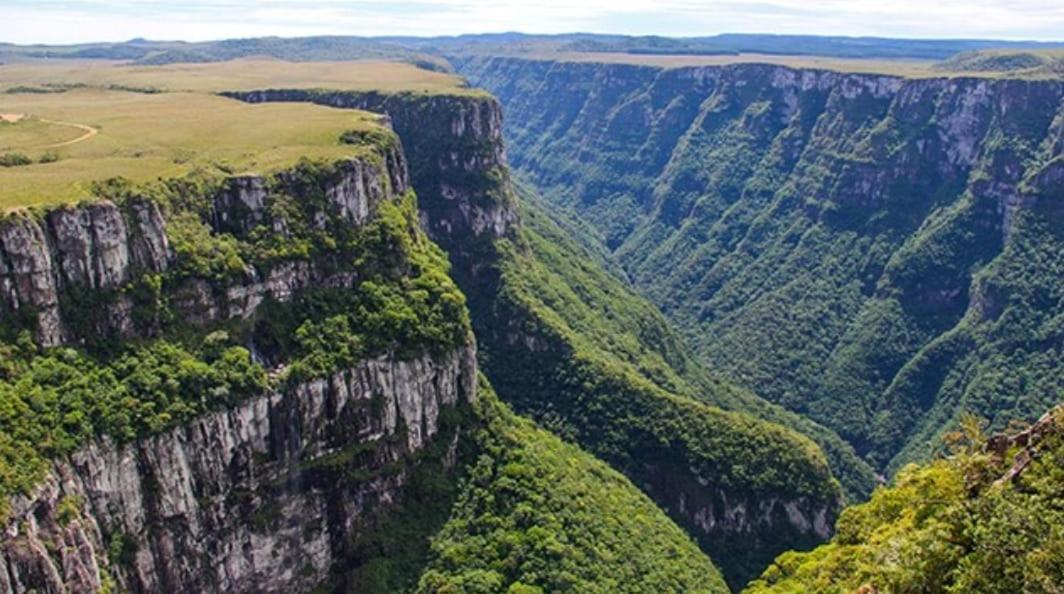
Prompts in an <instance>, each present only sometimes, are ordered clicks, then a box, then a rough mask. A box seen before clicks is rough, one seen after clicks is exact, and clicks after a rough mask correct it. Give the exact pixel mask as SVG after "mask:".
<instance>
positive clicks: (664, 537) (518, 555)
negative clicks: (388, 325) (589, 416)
mask: <svg viewBox="0 0 1064 594" xmlns="http://www.w3.org/2000/svg"><path fill="white" fill-rule="evenodd" d="M477 407H478V409H479V410H478V414H479V416H480V417H481V421H482V423H483V425H482V426H481V427H480V429H479V430H478V431H477V434H476V435H475V437H474V439H475V441H476V444H477V449H478V452H479V454H478V457H477V458H476V460H475V462H473V463H472V465H471V467H470V468H469V471H468V476H467V477H466V479H465V481H464V483H463V485H462V487H461V489H460V493H459V496H458V499H457V502H456V503H455V506H454V508H453V509H452V512H451V518H450V520H449V521H448V522H447V524H446V525H445V526H444V527H443V529H442V530H441V531H440V533H439V534H437V536H436V537H435V539H434V540H433V543H432V561H431V562H430V564H429V567H428V569H427V571H426V572H425V573H424V574H423V575H422V577H421V580H420V583H419V586H418V592H420V593H422V594H459V593H461V594H489V593H490V594H494V593H497V592H506V593H508V594H534V593H547V592H581V593H588V594H594V593H599V592H601V593H603V594H605V593H611V594H612V593H624V592H629V593H633V594H634V593H642V592H659V593H670V592H675V593H681V592H683V593H716V592H721V593H723V592H727V591H728V590H727V588H726V587H725V585H724V582H723V580H722V579H721V577H720V573H719V572H718V571H717V570H716V568H714V567H713V564H712V563H710V561H709V560H708V559H707V558H706V557H705V556H704V555H703V554H702V553H701V552H700V551H699V550H698V547H697V546H695V544H694V543H693V542H691V540H690V539H689V537H687V536H686V535H685V534H684V533H683V532H682V531H681V530H680V529H679V528H678V527H677V526H676V525H674V524H673V523H672V522H671V521H669V519H668V518H667V517H666V516H665V515H664V513H662V512H661V510H659V509H658V508H657V507H655V506H654V504H653V503H652V502H651V501H650V500H649V499H647V497H646V496H644V495H643V494H642V493H640V492H639V491H638V489H636V488H635V486H634V485H632V484H631V483H630V482H629V481H628V480H627V479H625V478H624V477H623V476H621V475H620V474H618V473H617V472H616V471H614V470H612V469H610V468H609V467H608V466H606V465H605V464H603V463H602V462H599V461H598V460H595V459H594V458H592V457H591V456H590V455H588V454H586V453H584V452H582V451H580V450H579V449H577V448H576V447H574V446H572V445H569V444H566V443H564V442H562V441H561V440H559V439H558V438H556V437H554V436H553V435H551V434H549V433H547V432H546V431H543V430H542V429H539V428H537V427H536V426H535V425H533V424H532V423H531V422H529V421H527V420H524V419H521V418H519V417H517V416H516V415H514V414H513V413H511V412H510V411H509V410H508V409H507V408H506V407H505V406H504V405H502V404H501V403H499V402H498V400H497V399H496V397H495V395H494V394H493V393H492V392H491V389H490V387H489V386H488V385H487V383H486V382H481V400H480V402H479V403H478V404H477Z"/></svg>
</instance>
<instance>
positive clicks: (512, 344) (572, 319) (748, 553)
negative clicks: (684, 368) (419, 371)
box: [229, 90, 840, 585]
mask: <svg viewBox="0 0 1064 594" xmlns="http://www.w3.org/2000/svg"><path fill="white" fill-rule="evenodd" d="M229 95H230V96H233V97H235V98H238V99H242V100H245V101H252V102H258V101H311V102H315V103H321V104H325V105H332V106H340V107H351V108H359V109H369V110H372V111H378V112H380V113H386V114H387V115H388V116H389V119H390V121H391V124H392V126H393V128H394V129H395V130H396V132H397V133H398V134H399V136H400V138H401V139H402V141H403V145H404V148H405V150H406V152H407V155H408V158H409V160H410V164H411V165H410V167H411V184H412V185H413V187H414V188H415V190H416V191H417V193H418V197H419V204H420V205H421V213H422V223H423V226H424V227H425V228H426V229H427V230H428V232H429V233H430V235H431V236H432V237H433V238H434V239H435V240H436V241H437V242H439V243H440V245H441V246H442V247H444V248H445V249H447V250H448V252H449V256H450V259H451V262H452V265H453V269H452V270H453V274H454V275H455V279H456V280H457V282H458V283H459V285H460V286H461V287H462V289H463V291H464V292H465V294H466V295H467V297H468V299H469V306H470V312H471V316H472V321H473V326H474V329H475V331H476V333H477V336H478V341H479V342H480V345H481V349H482V353H483V361H484V368H485V372H486V374H487V375H488V377H489V379H490V380H491V382H492V384H493V385H494V386H495V387H496V389H497V390H498V391H499V394H500V396H501V397H502V398H503V399H504V400H505V401H507V402H509V403H511V404H512V405H513V406H514V407H515V408H516V410H517V411H518V412H519V413H523V414H529V415H531V416H533V417H534V418H536V419H537V420H540V421H541V422H544V423H548V424H550V423H560V424H561V426H562V428H563V431H565V432H566V434H567V435H568V436H569V437H571V438H573V439H575V440H576V441H577V442H578V443H580V444H581V445H582V446H583V447H584V448H586V449H588V450H589V451H591V452H592V453H594V454H596V455H598V456H600V457H602V458H603V459H605V460H606V461H608V462H610V463H612V464H613V465H614V466H615V467H617V468H618V469H620V470H621V471H622V472H624V473H625V474H627V475H628V476H629V477H630V478H631V479H632V480H633V482H635V483H636V484H637V485H638V486H639V487H640V488H642V489H643V490H644V491H646V492H647V493H648V494H649V495H650V496H651V497H652V498H653V499H654V500H655V501H656V502H657V503H658V504H659V505H661V506H662V507H664V508H665V509H666V510H668V511H669V512H670V515H671V516H672V517H673V519H675V520H676V521H677V522H678V523H680V524H681V525H682V526H685V527H686V528H688V530H689V532H690V533H691V534H693V535H694V536H696V537H697V538H698V540H699V542H700V544H701V545H702V546H703V550H706V551H707V552H708V553H709V554H710V557H711V558H712V559H713V560H714V561H715V562H717V563H719V564H720V566H721V568H722V570H723V571H724V573H725V576H726V578H727V579H728V580H729V582H730V583H732V584H733V585H737V584H740V583H742V582H743V581H744V580H745V579H746V578H747V577H750V576H752V575H756V574H757V572H759V571H760V570H761V568H762V567H763V566H764V563H766V562H767V561H768V560H769V559H771V558H772V557H773V556H775V555H776V554H777V553H778V552H780V551H781V550H783V549H784V548H790V547H794V546H799V547H805V546H811V545H813V544H815V543H817V542H820V541H822V540H823V539H825V538H827V536H828V535H829V533H830V526H831V524H832V522H833V519H834V517H835V514H836V513H837V510H838V508H839V505H840V501H839V491H838V485H837V483H835V482H834V480H833V479H832V477H831V473H830V470H829V469H828V468H827V465H826V464H825V462H824V460H823V457H822V455H821V453H820V452H819V450H817V448H816V446H815V445H813V444H812V443H809V442H807V441H804V440H802V439H801V438H799V437H798V436H797V435H794V434H791V433H789V432H787V431H784V430H782V429H781V428H780V427H776V426H774V425H770V424H768V423H758V422H756V421H753V420H752V419H747V418H745V417H742V416H738V415H736V416H734V417H733V416H732V415H730V414H727V413H723V412H722V411H719V410H716V409H711V408H710V407H706V406H704V405H701V404H699V403H696V402H694V401H691V400H688V399H687V398H686V391H693V390H689V388H684V390H685V396H677V395H674V394H670V393H669V392H668V391H666V390H662V389H661V388H660V387H658V386H653V385H650V383H651V382H647V381H646V379H634V378H636V377H640V376H642V374H646V376H654V375H656V374H657V373H658V372H659V371H658V369H657V368H656V367H654V366H655V365H658V363H653V364H648V365H650V366H651V368H642V367H638V366H636V365H633V364H632V363H631V358H633V357H636V358H638V357H643V356H644V355H643V354H642V353H640V354H635V353H633V352H625V353H610V354H609V355H607V357H608V359H606V360H609V361H613V362H614V363H610V364H603V363H604V360H599V359H598V357H599V356H600V355H599V354H598V353H597V352H596V354H594V355H593V357H594V358H595V360H594V361H593V362H592V361H589V360H588V353H587V352H584V346H583V345H584V342H583V341H584V340H592V341H595V340H601V341H602V342H603V345H602V347H601V348H603V351H606V350H609V349H611V348H615V347H616V343H618V342H619V343H623V344H624V345H625V347H622V349H623V348H627V347H628V346H629V345H631V344H633V343H634V344H638V345H639V346H638V349H640V350H648V351H653V350H654V347H648V346H647V345H644V344H641V342H642V340H643V339H644V337H635V336H628V335H627V334H628V333H630V332H635V330H634V329H633V328H632V327H628V326H626V325H623V324H622V325H621V326H620V327H618V328H617V329H616V334H611V333H610V331H607V332H606V334H605V335H601V334H600V333H599V332H600V330H598V329H596V328H595V327H596V325H601V324H604V323H605V324H606V325H609V326H610V329H611V331H612V330H613V325H614V324H615V323H616V320H615V319H614V318H616V317H617V315H616V314H613V315H611V314H605V315H604V317H599V316H600V315H603V314H600V313H594V314H592V317H590V318H586V319H580V318H581V316H584V315H585V313H586V312H587V311H589V310H594V311H595V312H606V311H612V310H615V309H617V308H620V307H622V305H621V301H624V300H630V299H636V298H635V297H634V296H631V295H630V294H628V293H627V289H626V288H622V287H620V286H613V285H612V281H609V280H607V277H603V278H592V277H594V275H595V273H594V272H593V271H584V270H583V269H584V268H585V267H586V266H587V265H588V263H587V262H584V263H582V264H581V265H578V266H577V267H576V268H577V269H578V270H580V275H579V276H569V275H568V271H567V270H563V269H564V268H565V267H568V266H570V265H571V264H568V263H563V261H562V260H569V259H571V258H579V257H580V256H579V255H578V252H577V251H576V250H577V248H576V247H575V245H574V244H573V243H571V241H567V240H561V241H558V242H556V243H555V244H554V245H553V246H552V248H551V249H552V250H553V252H552V253H545V252H541V251H540V250H539V249H538V247H537V245H536V244H538V243H541V242H542V241H543V239H542V237H541V236H540V235H539V233H540V232H541V230H537V229H530V228H526V227H525V225H524V224H523V223H520V222H519V220H518V214H517V212H518V211H517V204H516V200H515V196H514V194H513V190H512V188H511V186H510V182H509V174H508V171H507V164H506V160H505V158H506V157H505V153H504V151H503V146H502V127H501V126H502V117H501V110H500V107H499V104H498V102H497V101H495V100H494V99H492V98H490V97H484V96H478V95H472V96H439V97H435V96H429V97H423V96H422V97H419V96H416V95H404V94H399V95H377V94H365V93H349V92H336V93H333V92H324V91H300V90H272V91H270V90H267V91H253V92H247V93H232V94H229ZM552 256H554V258H553V259H552ZM554 266H557V267H558V268H552V267H554ZM588 272H590V274H591V277H585V276H584V275H585V274H588ZM585 283H586V285H585ZM603 283H605V285H608V289H606V290H607V291H609V292H610V293H611V294H613V293H616V295H614V296H615V297H616V299H618V300H620V301H609V302H607V301H603V300H602V299H601V298H600V297H601V296H600V295H598V294H597V293H596V291H601V290H603V286H601V285H602V284H603ZM595 285H600V286H595ZM555 291H561V292H563V293H564V294H566V295H571V294H580V295H584V296H585V302H584V303H577V302H569V301H568V300H567V299H563V300H561V301H552V302H550V303H549V305H546V306H545V305H544V304H543V303H539V300H540V299H543V298H544V297H545V296H547V295H550V294H552V293H553V292H555ZM624 307H627V304H625V305H624ZM644 307H645V304H641V305H638V306H636V308H637V309H638V310H639V313H638V315H637V316H635V318H634V319H632V320H630V321H631V323H632V324H635V325H636V326H638V327H640V328H642V332H643V333H644V334H646V335H647V336H646V340H647V342H648V343H649V342H654V343H655V344H657V342H658V341H657V340H656V339H654V338H652V337H651V336H650V335H652V334H655V333H657V332H659V330H660V329H659V328H658V326H659V325H660V324H661V321H660V320H658V319H656V318H653V315H652V314H649V312H646V311H642V310H643V308H644ZM627 313H628V312H626V313H625V315H627ZM625 319H627V318H625ZM606 320H610V321H608V322H607V321H606ZM559 321H561V322H562V323H563V324H564V325H566V326H567V327H564V328H563V327H560V326H558V322H559ZM569 324H571V326H568V325H569ZM581 334H583V336H581ZM622 335H623V336H622ZM661 340H663V341H666V342H667V341H668V340H670V339H668V338H664V337H662V338H661ZM646 356H648V357H660V354H657V353H654V354H650V355H646ZM613 357H618V358H617V359H613ZM621 361H624V362H623V363H620V362H621ZM615 363H620V365H621V368H622V369H623V371H620V372H619V371H618V369H617V368H616V367H611V365H613V364H615ZM629 366H631V367H629ZM660 373H667V374H674V373H675V372H674V371H671V370H670V371H668V372H665V371H661V372H660ZM628 374H630V375H628ZM655 379H657V378H656V377H655ZM672 381H682V380H679V379H678V378H677V379H671V380H669V381H665V382H662V383H664V384H668V385H669V387H670V388H672V389H676V388H677V386H675V385H672V384H671V382H672ZM633 419H635V421H633ZM747 423H750V424H749V425H748V424H747ZM607 436H608V437H607ZM621 436H623V437H621ZM766 436H770V437H766ZM714 439H719V440H720V442H721V443H722V444H725V443H726V444H728V445H729V448H730V446H737V447H740V448H741V449H742V452H741V456H742V457H743V458H744V459H745V458H749V459H750V461H751V462H750V463H751V465H752V467H753V466H756V467H757V469H756V470H752V471H750V472H747V473H745V474H744V475H743V476H740V474H742V473H738V472H737V471H736V468H737V467H739V466H741V464H742V462H740V461H739V460H738V459H737V458H736V459H732V458H729V456H730V454H728V453H725V448H721V449H719V450H717V451H714V452H706V450H709V449H713V448H712V446H710V445H707V444H709V443H710V442H711V441H713V440H714ZM613 440H621V441H623V443H614V441H613ZM663 442H664V443H665V445H662V443H663ZM739 444H744V445H743V446H739ZM728 451H729V452H730V451H731V450H730V449H728ZM736 452H737V455H739V454H738V450H736ZM792 456H793V460H791V461H790V462H787V461H784V459H785V458H787V459H790V458H791V457H792ZM791 472H793V473H794V475H795V477H794V479H795V480H793V481H789V480H788V479H785V478H782V477H783V475H786V474H787V473H791ZM799 475H800V478H799ZM751 476H756V478H751ZM727 481H732V483H731V484H725V483H726V482H727ZM758 481H762V482H761V483H758V484H757V485H756V486H755V485H754V483H755V482H758ZM774 481H775V482H774ZM740 543H741V544H740Z"/></svg>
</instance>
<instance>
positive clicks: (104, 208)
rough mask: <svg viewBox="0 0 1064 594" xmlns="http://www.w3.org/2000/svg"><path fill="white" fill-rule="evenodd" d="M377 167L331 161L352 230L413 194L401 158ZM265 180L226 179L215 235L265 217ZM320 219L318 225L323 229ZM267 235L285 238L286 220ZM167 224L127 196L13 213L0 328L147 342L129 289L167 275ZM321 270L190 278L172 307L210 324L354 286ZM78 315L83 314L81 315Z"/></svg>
mask: <svg viewBox="0 0 1064 594" xmlns="http://www.w3.org/2000/svg"><path fill="white" fill-rule="evenodd" d="M382 163H383V166H382V165H381V164H379V163H376V162H373V161H370V160H364V159H349V160H345V161H342V162H340V163H338V164H337V171H336V173H335V175H334V177H333V178H332V179H331V180H329V183H328V187H327V188H325V190H324V194H325V199H326V203H327V204H326V208H327V209H328V211H329V212H330V213H331V214H333V215H336V216H338V217H339V220H340V221H341V222H343V223H344V224H346V225H348V226H350V228H352V229H354V228H358V227H359V226H361V225H363V224H365V223H366V221H367V220H368V219H369V218H370V216H371V215H372V213H373V212H375V210H376V207H377V205H378V204H380V203H381V202H382V201H384V200H390V199H393V198H395V197H397V196H399V195H401V194H403V193H404V192H406V191H407V190H408V188H409V182H408V178H407V169H406V161H405V158H404V157H403V154H402V151H401V149H400V148H399V147H398V146H396V147H395V148H394V149H393V150H390V151H388V152H387V153H386V155H385V156H384V158H383V159H382ZM279 183H280V185H281V186H284V190H285V191H286V192H288V193H291V194H292V195H295V196H300V195H304V194H306V193H307V191H308V190H307V189H306V188H303V187H300V184H301V183H302V182H301V181H300V180H298V179H296V178H295V176H293V175H291V174H285V173H282V174H281V175H280V176H279ZM269 191H270V188H269V187H268V183H267V180H266V179H265V178H262V177H257V176H240V177H232V178H229V179H227V180H225V182H224V185H223V187H222V188H221V189H219V191H218V192H217V194H216V195H214V196H213V197H212V202H211V223H212V226H213V232H215V233H224V234H232V235H234V236H237V237H243V236H244V235H246V234H247V233H248V231H250V230H251V229H252V228H253V227H255V226H256V225H258V224H260V222H261V221H262V220H263V216H264V209H265V205H266V199H267V194H268V192H269ZM322 221H323V220H319V223H320V224H324V223H323V222H322ZM272 231H273V232H274V233H276V234H278V235H280V236H282V237H284V236H286V235H287V230H286V224H285V221H284V219H283V218H278V219H275V220H274V221H273V229H272ZM173 256H174V255H173V253H172V250H171V248H170V244H169V239H168V237H167V233H166V223H165V221H164V217H163V214H162V212H161V211H160V209H159V206H158V204H157V203H156V202H154V201H151V200H147V199H138V198H132V199H129V200H128V201H126V203H125V204H124V206H123V208H119V207H118V206H116V205H115V203H113V202H111V201H108V200H100V201H96V202H92V203H88V204H82V205H77V206H66V207H60V208H56V209H53V210H50V211H49V212H48V213H47V214H45V215H43V216H39V215H37V214H34V213H28V212H15V213H12V214H9V215H7V216H6V218H5V219H4V220H0V322H3V321H4V320H5V319H6V320H12V319H14V318H16V317H19V316H22V317H21V318H19V319H20V320H21V321H22V324H23V325H27V326H30V327H34V326H35V327H36V338H37V341H38V342H39V343H40V344H41V345H42V346H56V345H60V344H68V343H77V342H79V341H82V340H84V339H85V338H87V336H86V335H113V336H117V337H121V338H131V337H134V336H150V335H152V334H153V332H154V329H153V328H152V327H151V326H150V325H148V326H145V325H143V324H142V325H140V326H138V325H137V323H136V322H135V320H134V319H133V318H132V316H131V311H132V309H133V307H134V303H133V298H132V296H131V295H130V290H129V289H130V288H131V284H132V283H133V281H135V280H137V279H139V278H140V277H141V276H142V275H144V274H153V273H154V274H158V273H164V272H166V271H167V270H168V269H169V268H170V267H171V265H172V263H173ZM321 264H322V263H319V262H313V261H309V260H305V259H304V260H296V261H289V262H284V263H281V264H279V265H277V266H274V267H272V268H270V269H265V270H259V269H255V268H252V267H249V268H247V269H246V270H245V272H244V274H243V275H242V278H239V279H235V280H233V281H230V282H229V283H227V284H226V286H224V287H219V286H218V284H217V283H208V282H207V281H206V280H204V279H198V278H191V279H189V280H188V281H187V282H185V283H184V284H183V285H182V286H180V287H176V288H174V289H173V304H174V305H175V307H176V308H177V310H178V312H179V313H180V314H181V315H182V316H184V317H185V318H186V319H188V320H189V321H192V322H195V323H198V324H201V325H202V324H206V323H208V322H217V321H220V320H224V319H228V318H236V317H239V318H247V317H249V316H250V315H251V314H252V313H254V311H255V309H256V307H257V306H258V305H259V304H260V303H261V302H262V300H263V299H265V298H266V297H271V298H273V299H276V300H278V301H281V302H287V301H288V300H290V299H291V297H292V296H293V295H294V294H296V293H297V292H298V291H299V290H301V289H303V288H305V287H308V286H345V285H350V284H351V283H352V282H353V280H354V275H352V274H351V273H350V272H349V271H346V272H345V271H340V272H336V271H335V270H333V269H334V267H331V266H321ZM87 295H94V296H95V307H98V308H100V309H101V310H102V311H100V312H91V313H92V314H93V315H91V317H92V323H91V324H89V325H88V327H86V328H74V327H72V326H71V324H70V323H69V321H68V320H65V319H64V312H63V309H64V308H63V301H64V300H66V301H67V302H69V303H70V304H71V308H68V310H69V309H84V307H83V306H84V305H85V301H84V297H86V296H87ZM82 313H84V312H82Z"/></svg>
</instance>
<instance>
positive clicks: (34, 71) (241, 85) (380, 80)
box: [0, 58, 473, 92]
mask: <svg viewBox="0 0 1064 594" xmlns="http://www.w3.org/2000/svg"><path fill="white" fill-rule="evenodd" d="M44 85H89V86H101V87H106V86H109V85H119V86H122V87H126V88H134V89H140V90H162V91H199V92H216V91H246V90H251V89H261V88H264V87H275V88H286V89H293V88H295V89H298V88H333V89H343V90H372V91H381V92H396V91H421V92H440V91H445V92H455V91H457V90H458V89H460V88H461V87H462V86H463V82H462V79H461V78H459V77H458V76H455V75H453V74H446V73H442V72H433V71H430V70H425V69H422V68H417V67H416V66H413V65H410V64H403V63H398V62H388V61H383V60H363V61H354V62H307V63H294V62H285V61H282V60H272V59H266V58H248V59H240V60H230V61H227V62H214V63H207V64H169V65H164V66H138V65H133V64H126V63H123V62H116V61H111V60H29V61H22V62H14V63H11V64H6V65H3V66H0V90H7V89H11V88H13V87H19V86H31V87H32V86H44ZM53 88H55V87H54V86H53ZM469 92H473V91H469Z"/></svg>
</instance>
